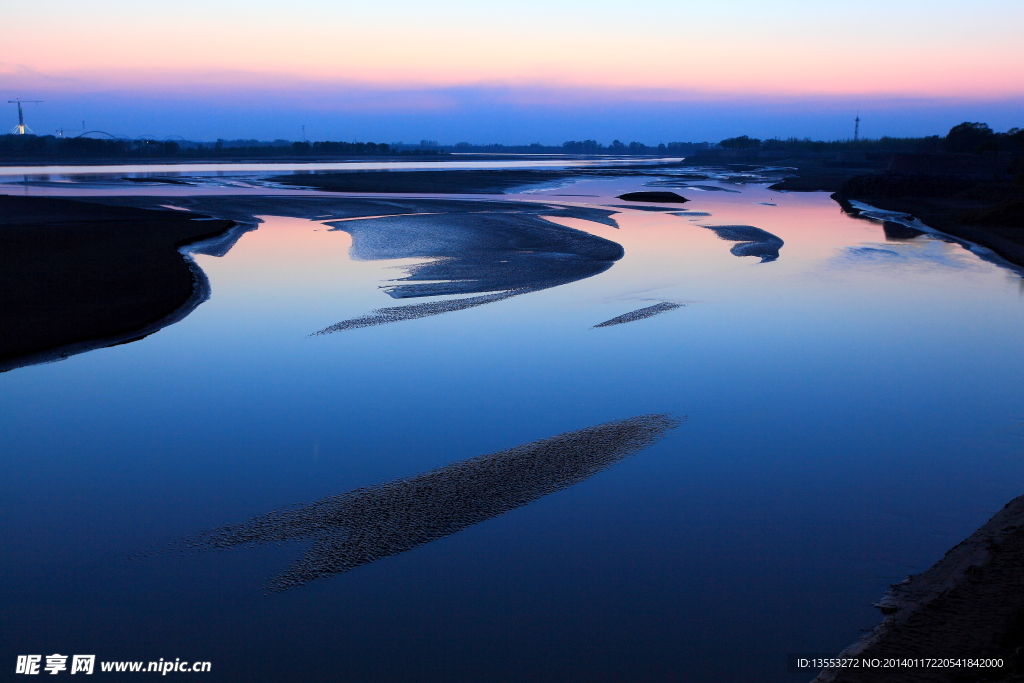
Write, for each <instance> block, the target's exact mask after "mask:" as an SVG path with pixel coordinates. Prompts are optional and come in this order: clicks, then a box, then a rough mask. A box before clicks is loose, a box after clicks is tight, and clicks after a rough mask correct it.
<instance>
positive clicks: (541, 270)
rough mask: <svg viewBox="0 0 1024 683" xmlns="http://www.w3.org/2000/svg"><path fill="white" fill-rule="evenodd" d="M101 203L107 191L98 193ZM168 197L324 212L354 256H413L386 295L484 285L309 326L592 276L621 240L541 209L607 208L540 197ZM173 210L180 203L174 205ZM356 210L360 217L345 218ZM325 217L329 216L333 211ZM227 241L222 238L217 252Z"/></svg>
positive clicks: (572, 212) (599, 214)
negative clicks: (429, 300)
mask: <svg viewBox="0 0 1024 683" xmlns="http://www.w3.org/2000/svg"><path fill="white" fill-rule="evenodd" d="M103 201H104V202H107V201H108V198H104V200H103ZM166 201H167V200H166V198H163V197H111V198H109V202H110V203H116V204H119V205H122V206H131V207H145V208H149V207H155V206H160V205H162V204H164V203H166ZM174 201H175V205H177V206H180V207H182V208H185V209H188V210H190V211H202V212H204V213H209V214H211V215H214V216H217V217H219V218H228V219H230V220H232V221H235V222H236V223H238V224H239V225H241V226H246V227H249V228H255V227H256V226H257V225H258V224H259V219H258V218H256V217H257V216H261V215H272V216H289V217H294V218H306V219H310V220H319V221H323V222H324V223H325V224H327V225H329V226H331V229H333V230H342V231H345V232H348V233H349V234H350V235H352V243H353V244H352V248H351V251H350V254H351V255H352V257H353V258H356V259H363V260H379V259H401V258H417V259H424V263H421V264H417V265H414V266H411V267H409V268H408V269H407V272H408V274H407V276H406V277H402V278H398V279H396V280H394V281H392V282H393V284H391V286H389V287H388V288H387V289H386V290H385V291H386V293H387V294H388V295H390V296H391V297H392V298H395V299H404V298H415V297H426V296H448V295H451V296H455V295H464V294H486V295H487V296H482V297H475V298H473V299H460V300H454V301H449V302H437V303H430V304H421V305H414V306H399V307H394V308H381V309H377V310H375V311H373V312H371V313H369V314H367V315H364V316H360V317H358V318H353V319H351V320H344V321H341V322H338V323H336V324H334V325H331V326H329V327H326V328H324V329H322V330H320V331H318V332H315V333H314V334H328V333H330V332H338V331H342V330H349V329H357V328H360V327H370V326H373V325H381V324H386V323H390V322H398V321H401V320H412V319H415V318H422V317H426V316H428V315H438V314H440V313H448V312H452V311H459V310H464V309H466V308H471V307H473V306H479V305H482V304H485V303H492V302H495V301H501V300H502V299H507V298H509V297H511V296H516V295H519V294H526V293H528V292H533V291H538V290H541V289H547V288H549V287H556V286H559V285H563V284H568V283H570V282H575V281H576V280H581V279H583V278H587V277H591V276H593V275H597V274H599V273H602V272H604V271H605V270H607V269H608V268H610V267H611V266H612V265H613V264H614V263H615V261H617V260H619V259H621V258H622V256H623V254H624V252H623V249H622V247H621V246H620V245H619V244H617V243H615V242H612V241H611V240H607V239H604V238H603V237H598V236H596V235H592V234H590V233H588V232H584V231H582V230H576V229H574V228H568V227H565V226H562V225H559V224H557V223H554V222H552V221H551V220H548V219H549V218H575V219H580V220H585V221H590V222H594V223H599V224H601V225H607V226H609V227H614V228H618V224H617V223H616V222H615V220H614V219H613V218H612V215H613V214H615V213H616V211H615V210H614V209H604V208H594V207H580V206H560V205H557V204H547V203H542V202H534V201H530V202H524V201H501V200H485V199H482V200H466V199H440V198H438V199H434V198H425V199H418V198H395V199H392V198H369V197H323V196H319V197H317V196H314V197H310V196H294V197H289V196H279V195H278V196H263V197H260V196H238V195H235V196H230V195H228V196H184V197H176V198H175V200H174ZM178 213H181V212H178ZM354 218H365V219H367V220H350V219H354ZM332 219H334V220H332ZM228 248H230V244H225V245H221V248H220V249H219V251H218V253H217V255H221V254H222V253H223V252H226V251H227V249H228Z"/></svg>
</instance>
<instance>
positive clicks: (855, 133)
mask: <svg viewBox="0 0 1024 683" xmlns="http://www.w3.org/2000/svg"><path fill="white" fill-rule="evenodd" d="M859 139H860V112H857V118H855V119H854V120H853V141H854V142H857V140H859Z"/></svg>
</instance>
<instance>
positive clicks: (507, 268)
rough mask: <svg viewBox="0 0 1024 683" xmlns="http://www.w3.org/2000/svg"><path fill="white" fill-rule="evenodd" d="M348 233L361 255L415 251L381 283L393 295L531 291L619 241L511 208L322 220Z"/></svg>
mask: <svg viewBox="0 0 1024 683" xmlns="http://www.w3.org/2000/svg"><path fill="white" fill-rule="evenodd" d="M328 225H333V226H335V227H336V228H337V229H339V230H344V231H345V232H348V233H349V234H350V235H352V248H351V249H350V250H349V254H350V255H351V256H352V257H353V258H356V259H359V260H368V261H369V260H391V259H408V258H421V259H428V260H427V261H426V262H424V263H421V264H417V265H413V266H409V267H407V269H406V270H407V272H408V275H407V276H405V277H402V278H397V279H396V280H394V281H393V282H395V283H400V284H395V285H393V286H390V287H389V288H388V289H387V290H386V291H387V293H388V295H390V296H391V297H392V298H395V299H406V298H413V297H423V296H449V295H458V294H480V293H484V292H499V291H511V290H517V291H522V290H526V289H529V290H531V291H536V290H539V289H547V288H549V287H555V286H558V285H562V284H566V283H569V282H574V281H576V280H581V279H583V278H587V277H591V276H593V275H597V274H598V273H602V272H604V271H605V270H607V269H608V268H610V267H611V265H612V264H613V263H614V262H615V261H618V260H619V259H621V258H622V256H623V254H624V253H625V252H624V251H623V249H622V247H621V246H620V245H619V244H617V243H615V242H612V241H611V240H606V239H604V238H603V237H597V236H596V235H591V234H590V233H587V232H583V231H581V230H575V229H573V228H567V227H564V226H561V225H558V224H555V223H552V222H550V221H547V220H544V219H543V218H541V217H539V216H536V215H530V214H526V213H520V212H518V211H514V210H511V211H510V210H506V211H504V212H500V213H499V212H493V213H479V212H477V213H444V214H424V215H417V216H402V217H396V218H380V219H376V220H367V221H343V222H337V223H328Z"/></svg>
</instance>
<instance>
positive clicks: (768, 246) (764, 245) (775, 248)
mask: <svg viewBox="0 0 1024 683" xmlns="http://www.w3.org/2000/svg"><path fill="white" fill-rule="evenodd" d="M700 227H702V228H707V229H708V230H712V231H714V233H715V234H716V235H718V237H719V239H723V240H726V241H728V242H739V244H736V245H734V246H733V248H732V249H730V250H729V251H730V252H732V254H733V255H734V256H760V257H761V263H769V262H771V261H774V260H776V259H778V258H779V249H781V248H782V245H783V244H785V242H783V241H782V239H781V238H779V237H776V236H775V235H773V234H771V233H770V232H768V231H767V230H762V229H761V228H755V227H754V226H752V225H702V226H700Z"/></svg>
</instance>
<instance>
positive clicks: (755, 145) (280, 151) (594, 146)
mask: <svg viewBox="0 0 1024 683" xmlns="http://www.w3.org/2000/svg"><path fill="white" fill-rule="evenodd" d="M713 150H727V151H731V152H734V153H736V152H738V153H740V154H743V155H745V154H750V155H751V156H756V155H757V154H758V153H760V152H769V153H773V154H770V156H777V155H778V153H793V154H796V155H829V154H838V153H841V152H854V153H867V154H870V153H884V154H893V153H938V152H951V153H977V154H982V153H985V152H1003V153H1012V154H1024V130H1022V129H1020V128H1011V129H1010V130H1008V131H1006V132H1005V133H997V132H995V131H993V130H992V128H991V127H989V126H988V125H987V124H985V123H976V122H964V123H961V124H959V125H957V126H954V127H953V128H952V129H950V131H949V132H948V133H947V134H946V135H945V136H939V135H929V136H925V137H888V136H886V137H881V138H877V139H859V140H831V141H826V140H812V139H810V138H787V139H785V140H783V139H779V138H773V139H768V140H761V139H758V138H753V137H750V136H749V135H740V136H737V137H732V138H726V139H725V140H722V141H720V142H718V143H711V142H669V143H660V144H658V145H647V144H644V143H642V142H636V141H634V142H630V143H628V144H626V143H624V142H622V141H620V140H613V141H612V142H611V143H610V144H607V145H605V144H603V143H600V142H598V141H597V140H568V141H566V142H564V143H562V144H561V145H543V144H541V143H539V142H534V143H531V144H529V145H503V144H497V143H495V144H487V145H476V144H471V143H468V142H459V143H457V144H455V145H447V146H444V145H440V144H438V143H437V141H435V140H421V141H420V142H419V144H404V143H400V142H398V143H392V144H387V143H376V142H333V141H321V142H291V141H288V140H274V141H273V142H261V141H258V140H218V141H217V142H213V143H209V142H190V141H187V140H180V141H174V140H164V141H159V140H153V139H138V140H130V139H127V138H116V139H115V138H96V137H56V136H53V135H0V161H48V160H50V161H52V160H58V159H164V158H166V159H177V160H182V161H187V160H190V159H274V158H278V159H279V158H284V157H289V158H292V157H307V156H308V157H335V156H337V157H348V156H393V155H415V156H420V155H427V156H441V155H447V154H451V153H461V154H582V155H586V154H607V155H616V156H681V157H689V156H695V155H700V154H701V153H702V152H710V151H713Z"/></svg>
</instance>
